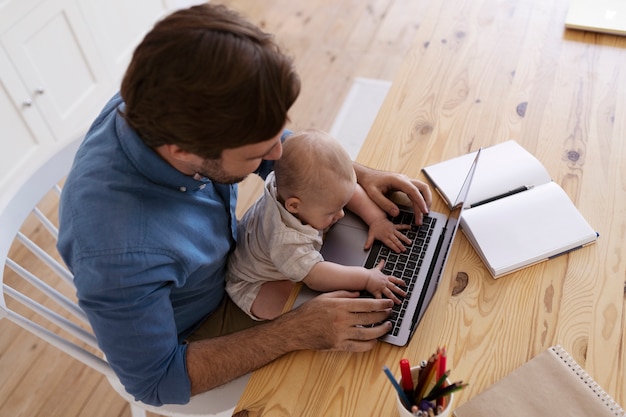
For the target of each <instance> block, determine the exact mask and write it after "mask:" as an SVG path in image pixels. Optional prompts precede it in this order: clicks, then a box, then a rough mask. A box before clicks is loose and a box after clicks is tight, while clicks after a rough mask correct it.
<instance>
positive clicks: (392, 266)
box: [365, 211, 437, 336]
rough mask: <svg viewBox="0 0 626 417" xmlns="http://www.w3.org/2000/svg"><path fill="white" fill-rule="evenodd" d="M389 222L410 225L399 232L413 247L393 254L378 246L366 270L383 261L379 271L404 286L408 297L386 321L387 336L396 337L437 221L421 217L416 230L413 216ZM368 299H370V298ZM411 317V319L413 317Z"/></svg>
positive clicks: (409, 214) (407, 215) (371, 253)
mask: <svg viewBox="0 0 626 417" xmlns="http://www.w3.org/2000/svg"><path fill="white" fill-rule="evenodd" d="M390 220H391V221H392V222H393V223H395V224H410V225H411V229H407V230H404V231H402V232H403V233H404V234H405V235H406V236H407V237H408V238H409V239H410V240H411V242H413V243H412V245H411V246H406V249H407V250H406V252H403V253H396V252H394V251H393V250H391V249H389V248H388V247H387V246H385V245H383V244H382V243H380V242H377V244H376V245H374V247H373V248H372V250H371V252H370V254H369V256H368V258H367V261H366V263H365V267H366V268H373V267H374V266H376V265H378V263H379V262H380V261H381V260H385V265H384V267H383V270H382V271H383V273H384V274H386V275H392V276H395V277H398V278H400V279H402V280H403V281H404V282H405V283H406V287H405V288H403V289H404V290H405V291H406V293H407V295H406V297H404V299H403V300H402V302H401V303H400V304H394V307H393V313H392V314H391V316H390V317H389V320H390V321H391V322H392V328H391V330H390V331H389V334H392V335H394V336H396V335H397V334H398V331H399V329H400V324H401V323H402V320H403V319H404V316H405V314H406V308H407V305H408V304H409V299H410V298H411V295H412V293H413V289H414V287H415V281H416V279H417V274H418V272H419V270H420V268H421V266H422V263H423V261H424V256H425V254H426V249H427V248H428V244H429V243H430V239H431V236H432V233H433V229H434V227H435V223H436V221H437V219H435V218H432V217H429V216H424V219H423V222H422V225H421V226H417V225H415V216H414V215H413V213H411V212H409V211H401V212H400V214H399V215H398V216H396V217H393V218H390ZM367 296H370V297H371V295H369V294H368V295H367ZM417 296H419V294H417ZM410 317H412V314H411V316H410Z"/></svg>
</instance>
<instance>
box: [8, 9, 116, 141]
mask: <svg viewBox="0 0 626 417" xmlns="http://www.w3.org/2000/svg"><path fill="white" fill-rule="evenodd" d="M1 41H2V44H3V45H4V47H5V48H6V50H7V52H8V55H9V58H10V59H11V61H12V63H13V65H14V66H15V69H16V70H17V72H18V73H19V74H20V77H21V79H22V81H23V84H24V86H25V87H26V88H27V89H28V91H29V92H30V93H31V94H32V97H33V105H34V106H36V107H37V108H38V109H39V111H40V112H41V114H42V116H43V118H44V119H45V121H46V123H47V124H48V126H49V127H50V129H51V130H52V133H53V134H54V136H55V137H56V139H57V140H67V139H69V138H71V137H73V136H74V135H75V134H77V133H78V132H80V131H83V130H85V129H86V128H87V127H88V126H89V125H90V123H91V121H92V120H93V118H94V117H95V116H96V115H97V114H98V112H99V110H100V109H101V107H102V106H103V105H104V104H105V103H106V101H107V99H108V98H109V97H110V96H111V95H112V94H113V93H114V87H113V83H112V81H111V78H110V76H109V74H108V71H107V70H106V68H105V65H104V62H103V61H102V59H101V58H100V56H99V54H98V53H97V50H96V47H95V44H94V42H93V39H92V37H91V34H90V32H89V30H88V29H87V27H86V25H85V23H84V20H83V18H82V16H81V14H80V10H79V9H78V6H77V5H76V3H75V2H74V1H73V0H47V1H44V2H42V3H41V4H39V6H37V7H36V8H35V9H33V10H32V11H31V12H30V13H28V14H27V15H26V16H25V17H24V18H23V19H22V20H20V21H19V22H17V23H16V24H15V25H14V26H13V27H12V28H11V29H10V30H9V31H8V32H6V33H5V34H4V35H3V36H2V38H1ZM14 99H16V100H21V98H20V97H14Z"/></svg>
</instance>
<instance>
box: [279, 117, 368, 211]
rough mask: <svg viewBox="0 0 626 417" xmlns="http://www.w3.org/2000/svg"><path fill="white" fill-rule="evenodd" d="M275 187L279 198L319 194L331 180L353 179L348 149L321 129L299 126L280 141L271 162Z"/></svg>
mask: <svg viewBox="0 0 626 417" xmlns="http://www.w3.org/2000/svg"><path fill="white" fill-rule="evenodd" d="M274 172H275V175H276V188H277V189H278V193H279V195H280V196H281V197H282V198H283V199H287V198H290V197H298V198H302V197H303V196H305V195H311V194H314V195H320V194H321V193H323V192H324V191H325V190H327V189H328V188H329V186H330V185H331V184H332V182H337V181H348V182H354V181H356V175H355V173H354V168H353V167H352V160H351V159H350V155H348V152H346V150H345V149H344V148H343V147H342V146H341V145H340V144H339V142H337V140H335V139H334V138H333V137H332V136H330V135H329V134H328V133H326V132H324V131H323V130H318V129H309V130H303V131H300V132H297V133H294V134H292V135H291V136H289V137H288V138H287V139H286V140H285V142H284V143H283V155H282V157H281V158H280V159H279V160H277V161H276V162H275V164H274Z"/></svg>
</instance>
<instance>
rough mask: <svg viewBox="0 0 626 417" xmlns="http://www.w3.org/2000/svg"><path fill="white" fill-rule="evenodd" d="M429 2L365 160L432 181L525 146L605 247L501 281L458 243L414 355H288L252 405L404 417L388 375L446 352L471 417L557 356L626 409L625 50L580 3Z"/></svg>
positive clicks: (261, 377) (271, 410) (397, 351)
mask: <svg viewBox="0 0 626 417" xmlns="http://www.w3.org/2000/svg"><path fill="white" fill-rule="evenodd" d="M415 1H416V2H420V3H423V7H422V9H423V10H424V14H423V15H419V16H415V21H416V24H419V30H418V32H417V37H416V38H415V42H414V45H413V47H412V49H411V50H410V52H409V53H408V54H407V56H406V59H405V61H404V63H403V64H402V66H401V69H400V70H399V72H398V74H397V77H396V78H395V80H394V83H393V86H392V88H391V91H390V93H389V95H388V97H387V99H386V101H385V103H384V105H383V108H382V109H381V112H380V113H379V115H378V117H377V119H376V121H375V124H374V126H373V128H372V130H371V132H370V134H369V136H368V138H367V141H366V142H365V144H364V146H363V148H362V151H361V153H360V154H359V156H358V161H359V162H361V163H363V164H365V165H368V166H371V167H375V168H379V169H384V170H391V171H397V172H402V173H405V174H407V175H409V176H412V177H417V178H421V179H424V177H423V175H422V174H421V172H420V169H421V167H423V166H425V165H428V164H431V163H435V162H438V161H441V160H444V159H447V158H450V157H453V156H457V155H460V154H464V153H466V152H469V151H473V150H476V149H477V148H478V147H480V146H489V145H493V144H497V143H500V142H503V141H505V140H508V139H511V138H512V139H516V140H517V141H518V142H519V143H520V144H522V145H523V146H524V147H525V148H526V149H528V150H529V151H530V152H532V153H533V154H534V155H536V156H537V157H538V158H539V159H540V160H541V162H542V163H543V164H544V165H545V166H546V167H547V168H548V171H549V172H550V174H551V176H552V178H553V179H554V180H555V181H556V182H558V183H559V184H560V185H561V186H562V187H563V188H564V189H565V190H566V191H567V193H568V194H569V196H570V198H571V199H572V200H573V201H574V202H575V204H576V205H577V207H578V208H579V210H580V211H581V212H582V214H583V215H584V216H585V218H586V219H587V220H588V221H589V223H590V224H591V225H592V226H593V227H594V228H596V229H597V230H598V231H599V233H600V238H599V240H598V242H597V244H595V245H591V246H589V247H586V248H584V249H582V250H579V251H575V252H573V253H571V254H569V255H565V256H561V257H559V258H556V259H553V260H550V261H548V262H544V263H542V264H539V265H535V266H532V267H529V268H526V269H523V270H522V271H519V272H517V273H514V274H511V275H507V276H505V277H503V278H501V279H498V280H494V279H493V278H491V276H490V275H489V273H488V272H487V270H486V269H485V267H484V266H483V264H482V263H481V261H480V259H479V258H478V256H477V255H476V253H475V252H474V250H473V249H472V247H471V246H470V245H469V243H468V242H467V240H466V239H465V236H464V235H463V234H459V236H458V238H457V240H456V242H455V244H454V246H453V248H452V252H451V254H450V256H451V258H450V261H449V263H448V266H447V269H446V270H445V271H444V274H443V276H442V279H441V283H440V286H439V288H438V290H437V293H436V295H435V297H434V299H433V301H432V303H431V305H430V307H429V309H428V311H427V313H426V315H425V317H424V319H423V320H422V322H421V323H420V325H419V327H418V329H417V331H416V333H415V335H414V337H413V339H412V340H411V342H410V343H409V344H408V345H407V346H406V347H402V348H400V347H395V346H391V345H388V344H385V343H379V344H378V346H377V347H376V348H375V349H374V350H373V351H371V352H368V353H365V354H355V353H345V352H310V351H303V352H296V353H293V354H290V355H287V356H285V357H283V358H281V359H279V360H277V361H275V362H274V363H272V364H270V365H269V366H266V367H265V368H263V369H260V370H258V371H257V372H255V373H254V374H253V376H252V378H251V380H250V382H249V384H248V387H247V388H246V391H245V393H244V395H243V396H242V398H241V400H240V403H239V405H238V408H237V409H238V410H248V411H249V414H250V415H263V416H293V417H296V416H341V417H346V416H355V417H356V416H358V417H364V416H382V417H392V416H397V411H396V408H395V399H394V393H393V390H392V387H391V385H390V384H389V382H388V381H387V380H386V378H385V376H384V374H383V372H382V371H381V368H382V366H383V365H384V364H387V365H389V366H390V367H391V368H392V369H393V370H394V372H395V373H396V374H399V371H398V365H397V364H398V361H399V360H400V359H401V358H403V357H407V358H409V359H410V360H411V361H413V362H417V361H419V360H420V359H424V358H427V356H428V355H430V354H431V353H433V352H434V351H435V349H436V348H437V347H438V346H443V345H446V346H447V348H448V361H449V365H450V367H451V368H452V370H453V373H452V379H463V380H465V381H468V382H469V383H470V384H471V385H470V386H469V387H468V388H466V389H465V390H464V391H462V392H461V393H460V394H459V395H457V397H456V401H455V402H456V405H457V406H458V405H460V404H462V403H463V402H465V401H467V400H468V399H469V398H471V397H473V396H474V395H476V394H477V393H479V392H481V391H482V390H484V389H485V388H486V387H488V386H489V385H491V384H492V383H494V382H495V381H497V380H498V379H500V378H502V377H503V376H505V375H507V374H508V373H509V372H511V371H512V370H513V369H515V368H517V367H518V366H520V365H521V364H523V363H524V362H526V361H527V360H529V359H530V358H532V357H533V356H535V355H536V354H538V353H540V352H541V351H543V350H545V349H547V348H548V347H549V346H551V345H554V344H561V345H562V346H563V347H564V348H565V349H566V350H567V351H569V352H570V353H571V354H572V356H573V357H574V359H575V360H576V361H577V362H578V363H579V364H580V365H582V366H583V367H584V368H585V369H586V370H587V371H588V372H589V373H590V374H591V376H592V377H593V378H594V379H595V380H596V381H597V382H598V383H599V384H600V385H601V386H602V387H603V388H604V389H605V390H606V391H607V392H608V393H609V394H610V395H611V396H613V398H614V399H616V400H617V401H618V402H619V403H620V404H622V405H623V406H626V372H625V371H626V340H625V329H626V309H625V304H626V303H625V288H626V286H625V282H624V281H625V277H626V272H625V268H626V248H625V243H624V242H625V241H626V38H620V37H617V36H610V35H597V34H591V33H585V32H576V31H566V30H564V29H563V22H564V19H565V15H566V11H567V6H568V1H567V0H550V1H546V0H524V1H522V0H517V1H516V0H510V1H496V0H484V1H481V0H466V1H460V0H443V1H439V2H430V1H427V0H415ZM429 4H430V5H429ZM433 209H435V210H437V211H444V210H445V206H444V204H443V202H442V200H441V199H440V198H439V197H438V196H436V197H435V202H434V204H433ZM536 214H537V213H528V217H527V218H523V219H519V221H523V222H528V223H529V224H530V223H532V219H533V216H534V215H536Z"/></svg>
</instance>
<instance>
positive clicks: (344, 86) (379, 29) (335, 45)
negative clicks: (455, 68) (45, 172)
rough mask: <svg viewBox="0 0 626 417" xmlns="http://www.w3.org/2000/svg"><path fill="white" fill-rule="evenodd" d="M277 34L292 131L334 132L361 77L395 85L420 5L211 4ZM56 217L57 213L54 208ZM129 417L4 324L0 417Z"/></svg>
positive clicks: (284, 0)
mask: <svg viewBox="0 0 626 417" xmlns="http://www.w3.org/2000/svg"><path fill="white" fill-rule="evenodd" d="M213 2H214V3H224V4H227V5H229V6H231V7H232V8H234V9H236V10H239V11H240V12H241V13H243V14H244V15H245V16H247V17H248V18H249V19H250V20H251V21H253V22H254V23H256V24H258V25H260V26H261V27H262V28H264V29H265V30H266V31H268V32H271V33H274V34H276V38H277V40H278V41H279V43H280V44H281V45H282V46H283V48H284V49H285V50H286V51H287V52H288V53H289V54H290V55H292V56H293V57H294V59H295V63H296V66H297V69H298V72H299V74H300V76H301V78H302V81H303V88H302V93H301V95H300V98H299V99H298V101H297V102H296V104H295V106H294V108H293V110H292V112H291V114H290V117H291V122H292V123H291V125H290V128H292V129H298V128H303V127H318V128H322V129H326V130H328V129H330V127H331V124H332V122H333V119H334V117H335V115H336V114H337V112H338V110H339V107H340V105H341V103H342V101H343V99H344V98H345V95H346V94H347V92H348V89H349V87H350V85H351V83H352V80H353V79H354V78H355V77H367V78H380V79H386V80H391V79H393V77H394V74H395V72H396V70H397V69H398V67H399V65H400V62H401V61H402V59H403V57H404V53H405V51H406V50H407V48H408V46H409V45H410V43H411V41H412V39H413V37H414V34H415V32H416V30H417V28H418V25H419V24H420V15H419V13H418V10H417V6H418V5H416V3H419V4H421V2H418V1H415V0H369V1H366V0H307V1H304V0H264V1H259V0H226V1H221V0H213ZM53 209H54V207H53ZM18 416H25V417H35V416H46V417H55V416H59V417H74V416H88V417H99V416H102V417H104V416H106V417H118V416H119V417H128V416H130V409H129V407H128V405H126V403H125V402H124V401H123V400H122V399H120V397H118V395H117V394H116V393H115V392H114V391H113V389H112V388H111V387H110V386H109V385H108V382H107V381H106V380H105V379H104V378H103V377H101V376H100V375H99V374H97V373H96V372H94V371H92V370H90V369H88V368H87V367H85V366H83V365H81V364H80V363H78V362H76V361H74V360H73V359H71V358H70V357H69V356H67V355H65V354H64V353H62V352H60V351H58V350H57V349H56V348H54V347H51V346H48V345H46V344H44V343H41V342H40V341H39V340H38V339H37V338H35V337H34V336H31V335H30V334H28V333H26V332H23V331H21V330H20V329H19V328H17V326H15V325H14V324H12V323H9V322H7V321H6V320H4V321H0V417H18Z"/></svg>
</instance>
